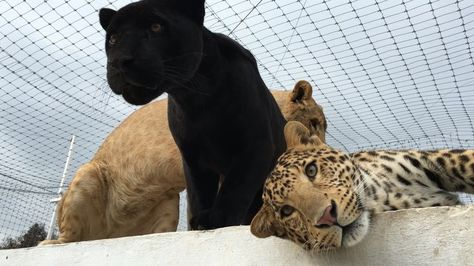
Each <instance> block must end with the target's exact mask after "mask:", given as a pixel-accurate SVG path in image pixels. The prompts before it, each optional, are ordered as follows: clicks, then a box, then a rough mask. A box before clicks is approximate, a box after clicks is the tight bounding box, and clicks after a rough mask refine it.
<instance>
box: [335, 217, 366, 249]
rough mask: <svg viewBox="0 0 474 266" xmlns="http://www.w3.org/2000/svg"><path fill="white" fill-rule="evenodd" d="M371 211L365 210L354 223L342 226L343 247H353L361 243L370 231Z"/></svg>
mask: <svg viewBox="0 0 474 266" xmlns="http://www.w3.org/2000/svg"><path fill="white" fill-rule="evenodd" d="M369 226H370V213H369V212H368V211H363V212H362V213H361V214H360V215H359V217H357V218H356V219H355V220H354V221H353V222H352V223H350V224H348V225H346V226H342V227H341V229H342V238H341V246H342V247H352V246H354V245H356V244H358V243H360V242H361V241H362V240H363V239H364V238H365V236H366V235H367V234H368V232H369Z"/></svg>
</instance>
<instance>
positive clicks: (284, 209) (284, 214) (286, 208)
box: [280, 205, 295, 217]
mask: <svg viewBox="0 0 474 266" xmlns="http://www.w3.org/2000/svg"><path fill="white" fill-rule="evenodd" d="M294 211H295V208H293V207H291V206H290V205H283V207H281V209H280V215H281V217H287V216H290V215H291V214H292V213H293V212H294Z"/></svg>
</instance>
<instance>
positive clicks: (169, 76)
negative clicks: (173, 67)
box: [162, 71, 210, 96]
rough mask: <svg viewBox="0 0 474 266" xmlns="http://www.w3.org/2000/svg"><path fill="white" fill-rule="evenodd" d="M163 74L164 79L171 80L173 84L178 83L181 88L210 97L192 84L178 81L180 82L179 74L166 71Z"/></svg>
mask: <svg viewBox="0 0 474 266" xmlns="http://www.w3.org/2000/svg"><path fill="white" fill-rule="evenodd" d="M162 74H163V78H165V79H167V80H170V81H172V82H173V83H176V84H177V85H179V86H181V87H183V88H185V89H188V90H190V91H192V92H195V93H198V94H201V95H205V96H210V94H209V93H205V92H204V91H201V90H199V89H197V88H196V87H195V85H194V84H193V83H192V82H180V81H178V80H179V76H178V73H173V72H169V71H164V72H163V73H162Z"/></svg>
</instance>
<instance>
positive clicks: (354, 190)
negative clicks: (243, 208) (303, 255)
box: [251, 122, 474, 251]
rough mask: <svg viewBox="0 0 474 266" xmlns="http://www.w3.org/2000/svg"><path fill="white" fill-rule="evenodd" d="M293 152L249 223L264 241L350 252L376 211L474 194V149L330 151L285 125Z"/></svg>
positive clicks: (272, 177) (273, 177)
mask: <svg viewBox="0 0 474 266" xmlns="http://www.w3.org/2000/svg"><path fill="white" fill-rule="evenodd" d="M285 138H286V142H287V146H288V148H287V151H286V152H285V153H284V154H283V155H282V156H281V157H280V158H279V160H278V162H277V165H276V167H275V169H274V170H273V171H272V173H271V175H270V176H269V177H268V179H267V180H266V183H265V187H264V192H263V201H264V203H263V206H262V208H261V209H260V211H259V212H258V213H257V215H256V216H255V217H254V219H253V221H252V224H251V231H252V233H253V234H254V235H255V236H257V237H261V238H265V237H269V236H272V235H275V236H278V237H281V238H285V239H289V240H292V241H293V242H296V243H297V244H299V245H301V246H302V247H303V248H305V249H307V250H313V251H321V250H329V249H335V248H339V247H350V246H353V245H355V244H357V243H359V242H360V241H361V240H362V239H363V238H364V237H365V236H366V235H367V233H368V231H369V228H370V220H371V217H372V214H373V213H377V212H383V211H390V210H400V209H407V208H422V207H431V206H450V205H457V204H461V203H460V201H459V198H458V195H457V194H455V193H454V192H465V193H474V150H447V149H445V150H435V151H417V150H403V151H389V150H380V151H363V152H357V153H352V154H348V153H345V152H342V151H339V150H336V149H333V148H331V147H329V146H328V145H326V144H324V143H323V142H322V141H321V140H319V139H318V137H316V136H310V133H309V130H308V129H307V128H305V127H304V126H303V125H302V124H301V123H298V122H289V123H288V124H287V125H286V127H285Z"/></svg>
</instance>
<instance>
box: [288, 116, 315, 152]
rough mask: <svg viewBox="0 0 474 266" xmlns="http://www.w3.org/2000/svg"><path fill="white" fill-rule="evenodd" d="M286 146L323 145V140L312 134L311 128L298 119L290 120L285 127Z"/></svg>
mask: <svg viewBox="0 0 474 266" xmlns="http://www.w3.org/2000/svg"><path fill="white" fill-rule="evenodd" d="M284 134H285V140H286V148H287V149H289V148H292V147H295V146H297V145H302V144H303V145H308V144H311V145H315V146H316V145H322V144H323V142H322V141H321V140H320V139H319V138H318V137H317V136H316V135H311V133H310V131H309V129H308V128H307V127H305V126H304V125H303V124H301V123H300V122H298V121H289V122H288V123H286V125H285V129H284Z"/></svg>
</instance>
